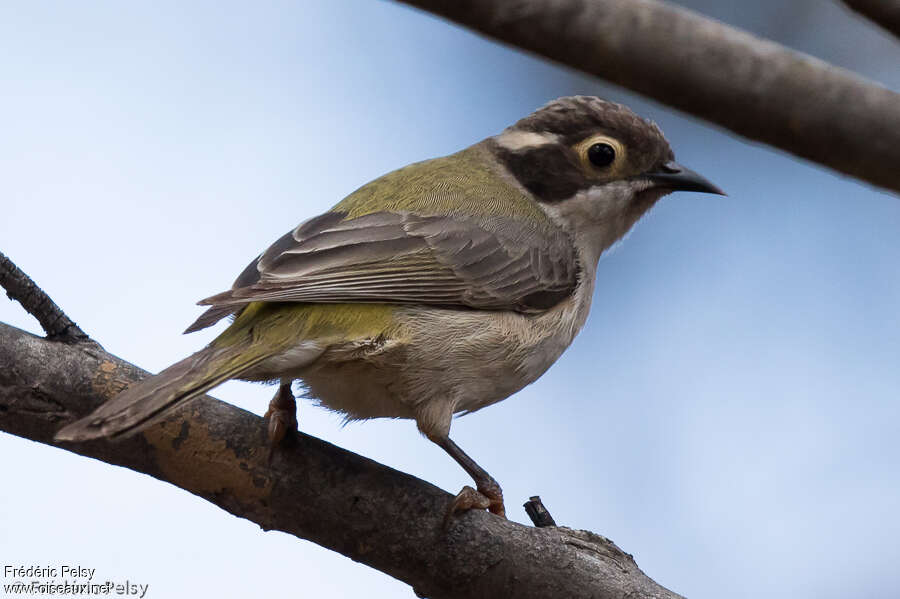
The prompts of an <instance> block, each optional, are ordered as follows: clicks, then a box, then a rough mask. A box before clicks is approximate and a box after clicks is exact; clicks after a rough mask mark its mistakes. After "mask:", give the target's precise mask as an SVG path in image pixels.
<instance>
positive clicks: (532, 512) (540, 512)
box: [524, 495, 556, 528]
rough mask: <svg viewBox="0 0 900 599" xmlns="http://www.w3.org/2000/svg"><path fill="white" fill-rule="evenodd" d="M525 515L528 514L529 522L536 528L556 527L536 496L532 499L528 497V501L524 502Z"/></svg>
mask: <svg viewBox="0 0 900 599" xmlns="http://www.w3.org/2000/svg"><path fill="white" fill-rule="evenodd" d="M524 507H525V513H527V514H528V517H529V518H531V522H532V523H533V524H534V525H535V526H536V527H538V528H545V527H547V526H556V521H555V520H553V516H551V515H550V512H548V511H547V508H546V507H544V504H543V503H542V502H541V498H540V497H539V496H538V495H534V496H533V497H529V498H528V501H526V502H525V505H524Z"/></svg>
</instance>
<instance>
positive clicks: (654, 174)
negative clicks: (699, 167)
mask: <svg viewBox="0 0 900 599" xmlns="http://www.w3.org/2000/svg"><path fill="white" fill-rule="evenodd" d="M641 178H642V179H647V180H649V181H652V182H653V184H654V185H655V186H656V187H662V188H664V189H671V190H672V191H699V192H701V193H716V194H719V195H720V196H723V195H725V192H724V191H722V190H721V189H719V188H718V187H717V186H716V185H714V184H713V182H712V181H710V180H709V179H707V178H706V177H704V176H703V175H701V174H699V173H695V172H694V171H692V170H691V169H689V168H686V167H683V166H681V165H680V164H678V163H677V162H675V161H674V160H670V161H669V162H667V163H665V164H664V165H662V166H661V167H659V168H657V169H655V170H652V171H650V172H648V173H644V174H643V175H641Z"/></svg>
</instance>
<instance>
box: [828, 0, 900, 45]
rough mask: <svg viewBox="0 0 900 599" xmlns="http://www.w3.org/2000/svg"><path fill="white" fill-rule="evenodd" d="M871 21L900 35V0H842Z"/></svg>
mask: <svg viewBox="0 0 900 599" xmlns="http://www.w3.org/2000/svg"><path fill="white" fill-rule="evenodd" d="M841 1H842V2H843V3H844V4H846V5H847V6H848V7H850V9H851V10H854V11H856V12H858V13H859V14H861V15H863V16H864V17H866V18H868V19H869V20H870V21H872V22H874V23H877V24H878V25H881V26H882V27H884V28H885V29H887V30H888V31H890V32H891V33H893V34H894V35H896V36H897V37H900V0H841Z"/></svg>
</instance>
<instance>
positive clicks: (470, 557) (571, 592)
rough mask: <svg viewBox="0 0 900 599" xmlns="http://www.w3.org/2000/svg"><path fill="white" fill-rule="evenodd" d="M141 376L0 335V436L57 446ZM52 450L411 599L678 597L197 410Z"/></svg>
mask: <svg viewBox="0 0 900 599" xmlns="http://www.w3.org/2000/svg"><path fill="white" fill-rule="evenodd" d="M144 376H146V373H145V372H144V371H142V370H141V369H139V368H137V367H136V366H134V365H132V364H129V363H127V362H125V361H123V360H120V359H119V358H117V357H115V356H113V355H110V354H108V353H106V352H105V351H104V350H103V349H101V348H100V347H99V346H96V345H94V344H87V343H80V344H64V343H54V342H52V341H49V340H46V339H41V338H39V337H35V336H34V335H30V334H29V333H26V332H24V331H21V330H19V329H16V328H13V327H10V326H8V325H5V324H2V323H0V430H3V431H6V432H9V433H12V434H14V435H19V436H21V437H26V438H28V439H33V440H35V441H39V442H42V443H47V444H50V445H59V444H56V443H54V441H53V434H54V433H55V432H56V431H57V430H58V429H59V427H60V426H61V425H63V424H65V423H66V422H69V421H71V420H73V419H75V418H77V417H79V416H83V415H85V414H87V413H88V412H90V411H91V410H92V409H93V408H95V407H96V406H97V405H99V404H100V403H101V402H103V401H105V400H106V399H109V398H110V397H112V396H113V395H115V394H116V393H118V392H119V391H120V390H121V389H122V388H124V387H125V386H127V385H128V384H129V383H131V382H133V381H136V380H139V379H141V378H143V377H144ZM61 446H62V447H63V448H64V449H68V450H70V451H73V452H75V453H79V454H82V455H85V456H90V457H93V458H96V459H99V460H102V461H104V462H108V463H111V464H116V465H119V466H124V467H126V468H130V469H132V470H135V471H138V472H143V473H146V474H149V475H151V476H153V477H156V478H158V479H160V480H163V481H167V482H169V483H172V484H173V485H176V486H178V487H181V488H182V489H185V490H187V491H189V492H191V493H194V494H195V495H198V496H200V497H203V498H204V499H206V500H207V501H210V502H211V503H214V504H215V505H217V506H219V507H221V508H222V509H224V510H227V511H228V512H231V513H232V514H234V515H236V516H240V517H242V518H246V519H248V520H251V521H253V522H256V523H258V524H259V525H260V526H261V527H262V528H263V529H265V530H273V529H275V530H281V531H284V532H287V533H290V534H293V535H296V536H298V537H301V538H304V539H309V540H311V541H313V542H314V543H317V544H319V545H322V546H324V547H328V548H329V549H333V550H334V551H338V552H340V553H342V554H344V555H346V556H348V557H350V558H351V559H353V560H356V561H359V562H363V563H365V564H368V565H369V566H371V567H373V568H376V569H378V570H381V571H382V572H385V573H387V574H389V575H391V576H393V577H395V578H398V579H399V580H403V581H405V582H407V583H408V584H410V585H412V586H413V588H414V590H415V591H416V593H418V594H419V595H420V596H427V597H432V598H434V599H440V598H464V597H465V598H468V597H484V598H488V597H490V598H495V597H516V598H517V599H539V598H540V599H549V598H554V597H558V598H565V599H570V598H572V597H593V598H595V599H612V598H613V597H634V598H648V599H649V598H653V599H676V598H677V597H679V596H678V595H676V594H674V593H672V592H670V591H668V590H666V589H664V588H662V587H661V586H659V585H658V584H656V583H655V582H653V581H652V580H651V579H649V578H647V576H646V575H645V574H644V573H643V572H641V570H640V569H639V568H638V567H637V565H636V564H635V562H634V560H633V559H632V557H631V556H630V555H628V554H627V553H624V552H623V551H622V550H621V549H619V548H618V547H617V546H616V545H615V544H614V543H613V542H612V541H610V540H609V539H606V538H604V537H602V536H600V535H596V534H594V533H590V532H586V531H577V530H570V529H568V528H562V527H560V528H556V527H553V526H550V527H547V528H531V527H528V526H522V525H520V524H516V523H514V522H510V521H508V520H505V519H503V518H498V517H497V516H493V515H491V514H488V513H486V512H469V513H466V514H464V515H462V516H460V517H459V518H457V519H456V520H454V523H453V524H452V526H451V527H450V530H449V531H447V532H446V533H445V532H443V531H442V527H441V524H442V520H443V514H444V512H445V510H446V508H447V505H448V504H449V502H450V501H451V499H452V498H451V496H450V495H449V494H448V493H446V492H444V491H442V490H441V489H438V488H437V487H435V486H433V485H430V484H428V483H427V482H424V481H422V480H419V479H417V478H414V477H412V476H409V475H408V474H404V473H402V472H397V471H396V470H392V469H391V468H388V467H386V466H382V465H381V464H378V463H376V462H373V461H372V460H368V459H366V458H363V457H361V456H358V455H356V454H353V453H350V452H348V451H345V450H343V449H340V448H338V447H335V446H333V445H329V444H328V443H325V442H323V441H320V440H318V439H315V438H313V437H309V436H306V435H299V438H298V440H297V443H296V444H295V445H293V446H292V447H287V448H284V449H283V450H279V452H278V453H277V454H276V457H275V459H274V461H273V464H272V466H271V467H270V466H269V465H268V464H267V454H268V451H267V443H266V430H265V424H264V422H263V420H262V419H261V418H259V417H257V416H255V415H253V414H250V413H249V412H245V411H243V410H241V409H239V408H236V407H234V406H231V405H228V404H225V403H222V402H219V401H216V400H214V399H212V398H209V397H204V398H201V399H199V400H196V401H195V402H193V403H191V404H190V406H189V407H188V408H187V409H185V410H183V411H182V412H181V413H178V414H174V415H173V416H171V417H170V418H169V419H168V420H166V421H165V422H162V423H160V424H159V425H157V426H154V427H151V428H149V429H147V430H145V431H144V432H143V433H142V434H140V435H138V436H136V437H133V438H130V439H127V440H124V441H120V442H117V443H111V442H108V441H105V440H100V441H92V442H88V443H79V444H63V445H61ZM160 517H161V518H162V516H160Z"/></svg>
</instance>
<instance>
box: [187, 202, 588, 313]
mask: <svg viewBox="0 0 900 599" xmlns="http://www.w3.org/2000/svg"><path fill="white" fill-rule="evenodd" d="M345 217H346V215H345V214H342V213H327V214H325V215H322V216H319V217H316V218H314V219H311V220H309V221H306V222H305V223H303V224H301V225H300V226H298V227H297V228H296V229H294V230H293V231H291V232H290V233H288V234H287V235H285V236H284V237H282V238H281V239H279V240H278V241H276V242H275V243H274V244H273V245H272V246H271V247H270V248H269V249H268V250H266V251H265V252H264V253H263V254H262V255H261V256H260V257H259V258H257V259H256V260H255V261H254V262H252V263H251V264H250V265H249V266H248V267H247V268H246V269H245V270H244V272H243V273H241V276H240V277H239V278H238V280H237V281H236V282H235V286H234V287H233V288H232V289H231V290H229V291H226V292H223V293H220V294H217V295H214V296H212V297H210V298H207V299H205V300H203V301H201V302H200V303H201V304H203V305H211V306H213V308H211V309H210V310H209V311H208V312H207V313H206V314H204V316H203V317H201V318H202V319H204V320H203V322H202V323H201V322H200V321H198V323H197V324H203V325H207V322H208V321H209V320H210V319H211V318H214V317H215V316H219V315H227V314H229V313H231V312H233V311H237V310H239V309H240V308H241V306H242V305H244V304H247V303H250V302H256V301H268V302H310V303H336V302H379V303H380V302H385V303H401V304H403V303H416V304H431V305H444V306H461V307H469V308H476V309H479V308H480V309H496V310H517V311H520V312H533V311H539V310H543V309H546V308H548V307H550V306H551V305H553V304H555V303H557V302H558V301H560V300H561V299H563V298H564V297H566V296H567V295H569V294H571V293H572V291H573V290H574V288H575V285H576V282H577V281H576V279H577V269H578V265H577V259H576V255H575V251H574V246H573V244H572V243H571V240H570V239H569V238H568V236H567V235H566V233H565V232H563V231H562V230H559V229H555V228H549V227H543V228H542V227H541V226H534V225H531V224H528V223H525V222H522V221H520V220H517V219H513V218H509V217H494V218H489V219H486V220H485V219H479V220H476V219H474V218H472V217H468V216H460V215H455V216H422V215H417V214H414V213H411V212H403V211H394V212H375V213H371V214H365V215H363V216H358V217H355V218H345ZM220 317H221V316H220ZM192 329H193V330H196V329H195V328H194V327H192Z"/></svg>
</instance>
